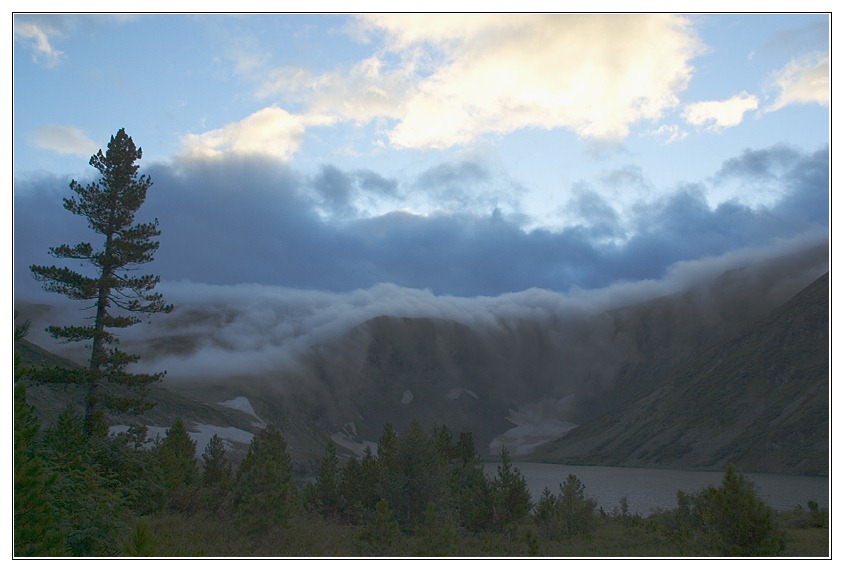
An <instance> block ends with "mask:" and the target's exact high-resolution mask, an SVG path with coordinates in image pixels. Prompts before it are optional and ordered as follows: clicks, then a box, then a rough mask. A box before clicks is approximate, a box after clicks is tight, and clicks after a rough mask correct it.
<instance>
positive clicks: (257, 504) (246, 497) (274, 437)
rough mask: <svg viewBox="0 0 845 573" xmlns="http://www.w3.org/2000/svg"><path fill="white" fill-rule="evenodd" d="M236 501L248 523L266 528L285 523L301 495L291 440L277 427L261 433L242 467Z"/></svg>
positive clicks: (238, 477)
mask: <svg viewBox="0 0 845 573" xmlns="http://www.w3.org/2000/svg"><path fill="white" fill-rule="evenodd" d="M234 493H235V504H236V506H237V509H238V513H239V514H240V517H241V518H242V520H243V523H244V525H246V526H247V527H248V528H250V529H264V528H267V527H271V526H275V525H284V524H286V523H287V521H288V519H289V518H290V517H291V515H292V514H293V512H294V509H295V506H296V502H297V501H298V499H297V490H296V484H295V483H294V481H293V469H292V467H291V463H290V456H289V455H288V453H287V442H285V439H284V438H283V437H282V435H281V434H280V433H279V431H278V430H277V429H276V428H275V427H273V426H268V427H266V428H264V429H263V430H261V432H260V433H259V434H257V435H256V436H255V437H254V438H253V439H252V442H251V443H250V445H249V450H247V453H246V457H245V458H244V460H243V461H242V462H241V465H240V468H238V475H237V478H236V482H235V491H234Z"/></svg>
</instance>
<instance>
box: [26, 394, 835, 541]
mask: <svg viewBox="0 0 845 573" xmlns="http://www.w3.org/2000/svg"><path fill="white" fill-rule="evenodd" d="M14 437H15V540H14V543H15V549H14V551H15V556H18V557H22V556H634V555H645V556H667V555H680V556H696V555H727V556H745V555H827V554H828V553H827V552H828V546H827V539H828V534H827V531H828V529H827V527H828V522H827V512H826V511H822V510H820V509H819V508H818V506H817V505H816V504H815V503H813V502H810V503H809V504H808V508H807V509H802V508H796V509H795V510H794V511H791V512H781V513H778V512H775V511H774V510H772V509H771V508H769V507H767V506H766V505H765V504H764V503H763V502H762V501H761V500H760V499H759V498H758V497H757V495H756V493H755V490H754V487H753V484H752V483H751V482H750V481H748V480H747V479H746V478H745V477H744V476H742V475H740V474H738V473H736V472H734V471H733V470H732V469H731V468H728V469H727V470H726V472H725V476H724V481H723V483H722V484H721V485H720V486H719V487H710V488H707V489H705V490H703V491H701V492H697V493H691V494H688V493H684V492H679V493H678V507H677V508H676V509H674V510H672V511H665V512H661V513H657V514H655V515H651V516H648V517H642V516H640V515H637V514H630V513H629V512H628V509H627V503H626V500H625V498H622V499H621V500H620V502H619V506H618V507H616V508H613V509H612V510H611V511H605V510H604V509H603V508H597V507H596V502H595V501H594V500H593V499H591V498H590V497H588V496H587V495H585V487H584V484H582V483H581V481H580V480H579V479H578V478H577V477H576V476H574V475H569V476H566V478H565V479H564V480H563V481H562V483H561V484H560V487H559V490H558V491H556V492H552V491H550V490H548V489H547V490H546V491H544V492H543V493H542V495H541V496H540V498H539V500H538V502H537V503H536V504H532V502H531V496H530V493H529V491H528V487H527V486H526V483H525V480H524V478H523V476H522V475H521V474H520V472H519V470H518V469H517V468H516V467H514V466H513V464H512V462H511V460H510V457H509V455H508V452H507V451H506V450H504V449H503V450H502V453H501V461H500V464H499V467H498V471H497V473H496V475H495V476H492V477H488V476H487V475H485V473H484V471H483V467H482V463H481V459H480V457H479V455H478V453H477V451H476V448H475V444H474V443H473V438H472V435H471V434H468V433H461V434H459V435H458V436H457V437H455V436H453V435H452V434H451V432H450V431H449V430H448V429H447V428H446V427H437V428H434V429H432V430H430V431H426V430H425V429H424V428H422V427H421V425H420V424H418V423H416V422H413V423H412V424H411V425H410V426H408V428H406V429H405V430H404V431H403V432H401V433H398V432H396V431H395V429H394V428H393V426H392V425H391V424H389V423H388V424H386V425H385V427H384V431H383V434H382V436H381V438H380V440H379V443H378V448H377V452H372V451H370V450H367V451H366V452H365V454H364V456H363V457H361V458H360V459H359V458H354V457H353V458H349V459H348V460H345V461H344V460H341V459H340V458H339V457H338V454H337V452H336V450H335V446H334V444H333V443H331V442H329V443H328V445H327V446H326V449H325V454H324V456H323V458H322V460H321V462H320V466H319V472H318V475H317V476H315V477H314V478H313V479H311V480H307V481H303V480H301V479H297V478H296V477H295V476H294V473H293V471H292V467H291V463H290V458H289V455H288V453H287V451H286V450H287V444H286V442H285V440H284V438H283V437H282V435H281V434H280V433H279V432H278V430H276V429H275V428H274V427H272V426H270V427H266V428H264V429H263V430H262V431H261V432H259V433H258V434H256V435H255V437H254V439H253V440H252V443H251V444H250V447H249V450H248V452H247V454H246V456H245V458H244V459H243V460H242V461H241V463H240V464H238V465H237V467H233V465H232V463H231V462H230V461H229V458H228V455H227V451H226V448H225V445H224V442H223V440H222V439H221V438H220V437H219V436H214V438H213V439H212V440H211V441H210V442H209V443H208V445H207V447H206V448H205V449H204V451H203V452H201V453H200V452H197V447H196V443H195V442H194V441H193V440H192V439H191V437H190V435H189V434H188V431H187V428H186V426H185V424H184V423H183V421H182V420H180V419H177V420H176V421H175V422H174V423H173V424H172V426H171V427H170V429H169V430H168V431H167V433H166V435H165V437H164V438H161V439H159V438H156V439H151V438H149V437H148V436H147V433H146V428H144V427H143V426H140V427H133V428H130V429H129V430H128V431H127V432H124V433H121V434H117V435H108V434H107V433H106V432H101V433H90V432H88V431H87V428H86V426H85V420H84V414H83V413H81V412H78V411H76V409H75V408H74V407H73V406H71V407H68V408H67V409H66V410H65V411H64V412H63V413H62V414H61V415H60V416H59V417H58V419H57V420H56V421H55V423H53V424H52V425H51V426H50V427H47V428H41V427H40V423H39V420H38V418H37V416H36V413H35V411H34V409H33V408H32V406H30V405H29V404H28V403H27V400H26V387H25V385H23V384H18V385H17V386H16V388H15V436H14ZM198 454H199V455H198Z"/></svg>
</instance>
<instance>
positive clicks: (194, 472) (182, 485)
mask: <svg viewBox="0 0 845 573" xmlns="http://www.w3.org/2000/svg"><path fill="white" fill-rule="evenodd" d="M156 453H157V454H158V461H159V464H160V466H161V473H162V478H163V482H164V490H165V493H166V495H167V496H168V498H169V502H170V505H171V506H172V507H174V508H184V507H185V505H186V504H187V503H189V498H190V495H191V494H192V493H193V490H194V489H195V487H196V486H197V485H198V484H199V471H198V469H197V458H196V456H197V443H196V442H195V441H194V440H193V439H192V438H191V436H190V435H189V434H188V430H187V428H186V427H185V422H184V421H182V418H179V417H177V418H176V420H175V421H174V422H173V424H172V425H171V426H170V429H168V430H167V433H166V434H165V437H164V440H162V442H161V443H160V444H159V446H158V448H157V449H156Z"/></svg>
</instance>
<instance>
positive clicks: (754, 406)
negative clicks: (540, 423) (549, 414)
mask: <svg viewBox="0 0 845 573" xmlns="http://www.w3.org/2000/svg"><path fill="white" fill-rule="evenodd" d="M828 309H829V275H828V274H825V275H824V276H822V277H820V278H819V279H818V280H816V281H815V282H813V283H812V284H811V285H809V286H808V287H807V288H805V289H804V290H802V291H801V292H800V293H798V294H797V295H795V296H794V297H793V298H791V299H790V300H789V301H787V302H786V303H785V304H783V305H782V306H780V307H779V308H778V309H777V310H776V311H774V312H773V313H771V314H770V315H769V316H768V317H767V318H766V319H764V320H760V321H758V322H756V323H755V324H754V325H753V326H752V327H751V328H749V329H748V330H746V331H745V332H744V333H742V334H741V335H738V336H735V337H731V338H729V339H726V340H724V341H722V342H719V343H716V344H712V345H709V346H708V347H706V348H705V349H702V350H700V351H699V352H696V353H694V354H693V355H691V356H690V357H689V358H688V359H687V360H685V361H684V363H683V364H681V365H679V366H678V367H676V368H675V369H673V371H672V372H671V374H670V375H669V376H668V378H667V379H666V383H665V384H663V385H661V387H660V388H658V389H656V390H653V391H651V392H648V393H646V394H645V395H643V396H642V397H640V398H639V399H637V400H635V401H632V402H630V403H626V404H623V405H621V406H620V407H619V408H617V409H616V410H614V411H613V412H611V413H609V414H606V415H604V416H601V417H599V418H597V419H595V420H593V421H591V422H588V423H586V424H584V425H582V426H580V427H578V428H576V429H574V430H572V431H571V432H569V433H568V434H567V435H565V436H563V437H562V438H560V439H559V440H556V441H555V442H553V443H551V444H547V445H546V446H543V447H541V448H539V449H538V450H537V451H536V452H535V453H534V454H533V455H532V456H531V459H536V460H542V461H555V462H560V463H570V464H585V465H586V464H590V465H621V466H651V467H675V468H701V469H704V468H707V469H721V468H723V467H724V466H725V465H726V464H727V463H733V464H734V465H735V466H736V467H737V468H739V469H741V470H742V471H757V472H776V473H798V474H813V475H827V473H828V430H829V417H828V403H829V387H828V368H829V360H828V358H829V356H828V324H829V312H828Z"/></svg>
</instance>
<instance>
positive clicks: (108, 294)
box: [30, 129, 173, 432]
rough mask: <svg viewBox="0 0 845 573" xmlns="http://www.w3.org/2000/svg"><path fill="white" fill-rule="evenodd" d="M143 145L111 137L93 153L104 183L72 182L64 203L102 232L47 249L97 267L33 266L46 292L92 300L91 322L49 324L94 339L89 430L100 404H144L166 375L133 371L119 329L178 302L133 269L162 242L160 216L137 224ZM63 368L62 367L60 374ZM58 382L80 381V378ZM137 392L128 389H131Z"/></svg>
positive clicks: (143, 191)
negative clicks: (96, 239) (98, 241)
mask: <svg viewBox="0 0 845 573" xmlns="http://www.w3.org/2000/svg"><path fill="white" fill-rule="evenodd" d="M139 159H141V148H140V147H139V148H136V147H135V144H134V142H133V141H132V138H131V137H129V136H128V135H127V134H126V132H125V131H124V130H123V129H120V130H119V131H118V132H117V134H115V135H114V136H112V138H111V141H110V142H109V145H108V149H107V151H106V153H105V154H104V153H103V151H102V149H101V150H100V151H98V152H97V153H96V154H95V155H93V156H92V157H91V160H90V162H89V164H90V165H91V166H92V167H94V168H95V169H97V171H99V172H100V179H99V181H96V182H93V183H90V184H88V185H82V184H80V183H77V182H76V181H71V183H70V188H71V191H73V193H74V194H75V196H72V197H70V198H65V199H64V207H65V209H67V210H68V211H70V212H71V213H73V214H74V215H81V216H83V217H85V218H86V219H87V220H88V227H89V228H90V229H91V230H93V231H94V232H95V233H96V234H98V235H100V236H101V237H102V245H101V246H100V247H99V248H95V247H94V246H93V245H92V244H91V243H89V242H82V243H78V244H76V245H74V246H71V245H68V244H62V245H59V246H58V247H52V248H50V250H49V253H50V254H51V255H52V256H54V257H57V258H60V259H72V260H76V261H81V262H82V263H83V265H85V266H88V267H90V268H92V269H93V272H90V273H87V274H84V273H81V272H79V271H76V270H73V269H71V268H69V267H57V266H55V265H52V266H43V265H32V266H31V267H30V270H31V271H32V274H33V276H34V277H35V278H36V279H37V280H39V281H41V282H43V283H44V284H43V287H44V289H45V290H46V291H48V292H55V293H59V294H63V295H65V296H67V297H69V298H71V299H73V300H78V301H88V302H90V305H89V306H87V307H86V308H88V309H91V310H93V311H94V314H93V316H92V320H93V322H91V323H89V324H85V325H81V326H51V327H49V328H48V331H49V332H50V334H51V335H52V336H53V337H54V338H57V339H59V340H62V341H65V342H78V341H89V344H90V348H91V356H90V360H89V363H88V370H87V371H86V372H85V374H84V375H83V376H82V377H81V381H82V382H83V383H85V384H86V385H87V400H86V409H85V423H86V427H87V428H88V431H89V432H91V431H92V428H93V426H94V425H95V424H97V423H99V422H98V420H100V419H101V418H102V416H103V409H104V408H108V409H119V410H142V409H144V407H146V406H148V404H147V402H146V400H145V395H146V393H145V391H146V388H147V386H148V385H149V384H151V383H152V382H155V381H157V380H159V379H160V378H161V377H162V376H163V375H164V374H163V373H157V374H135V373H129V372H127V371H126V367H127V366H128V365H130V364H133V363H135V362H137V361H138V359H139V357H138V356H135V355H132V354H127V353H125V352H122V351H121V350H119V348H118V342H119V340H118V338H117V337H116V336H115V335H114V333H113V332H112V331H113V329H116V328H125V327H128V326H132V325H133V324H136V323H138V322H140V321H141V320H142V316H147V315H150V314H153V313H160V312H170V311H171V310H172V309H173V307H172V305H168V304H166V303H165V302H164V299H163V297H162V295H161V294H159V293H156V292H154V289H155V287H156V285H157V284H158V282H159V277H158V276H154V275H135V274H134V273H135V271H137V270H138V269H139V268H140V266H141V265H143V264H145V263H149V262H150V261H152V260H153V255H154V253H155V251H156V250H157V249H158V246H159V243H158V241H157V240H155V238H156V237H158V236H159V234H160V231H159V229H158V220H155V221H153V222H151V223H136V222H135V214H136V213H137V211H138V209H140V207H141V205H143V203H144V201H145V199H146V196H147V190H148V189H149V188H150V186H151V185H152V182H151V180H150V177H149V176H145V175H140V174H138V165H136V164H135V162H136V161H138V160H139ZM60 374H61V373H60ZM63 374H64V376H63V377H60V378H59V380H65V381H66V380H73V381H80V378H79V377H78V376H74V377H70V376H68V375H67V374H68V373H63ZM127 388H128V389H132V390H137V391H139V392H137V393H135V392H133V393H131V394H128V393H127V392H126V389H127Z"/></svg>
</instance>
